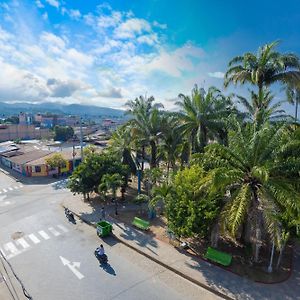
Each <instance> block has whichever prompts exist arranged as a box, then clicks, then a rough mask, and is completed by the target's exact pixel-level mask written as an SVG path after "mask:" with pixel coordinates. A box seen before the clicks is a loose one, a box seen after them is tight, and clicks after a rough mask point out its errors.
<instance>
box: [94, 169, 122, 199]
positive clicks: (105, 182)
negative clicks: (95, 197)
mask: <svg viewBox="0 0 300 300" xmlns="http://www.w3.org/2000/svg"><path fill="white" fill-rule="evenodd" d="M123 184H124V180H123V178H122V176H121V175H120V174H118V173H114V174H104V175H103V176H102V178H101V182H100V184H99V186H98V192H99V193H104V194H106V193H107V192H108V191H112V194H113V199H115V198H116V192H117V189H118V188H120V187H121V186H122V185H123Z"/></svg>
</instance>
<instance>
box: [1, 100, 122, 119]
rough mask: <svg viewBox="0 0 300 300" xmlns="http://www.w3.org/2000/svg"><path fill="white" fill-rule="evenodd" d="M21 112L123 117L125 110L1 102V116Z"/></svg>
mask: <svg viewBox="0 0 300 300" xmlns="http://www.w3.org/2000/svg"><path fill="white" fill-rule="evenodd" d="M20 112H26V113H54V114H65V115H79V116H94V117H96V116H99V117H123V116H124V111H123V110H120V109H113V108H108V107H100V106H95V105H82V104H61V103H47V102H45V103H40V104H32V103H13V104H11V103H5V102H0V116H3V115H4V116H10V115H17V114H19V113H20Z"/></svg>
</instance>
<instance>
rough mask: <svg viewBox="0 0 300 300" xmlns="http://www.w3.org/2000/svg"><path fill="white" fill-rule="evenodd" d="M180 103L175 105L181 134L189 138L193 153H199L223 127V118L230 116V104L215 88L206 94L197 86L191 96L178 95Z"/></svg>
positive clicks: (228, 99)
mask: <svg viewBox="0 0 300 300" xmlns="http://www.w3.org/2000/svg"><path fill="white" fill-rule="evenodd" d="M179 98H180V99H181V101H178V102H176V104H177V105H178V106H179V107H180V108H181V112H180V113H179V117H180V119H181V122H182V125H181V126H180V127H179V128H180V129H181V130H182V132H183V133H184V134H185V135H187V136H188V137H189V138H190V142H191V144H192V150H193V152H199V151H200V152H201V151H203V149H204V147H205V146H206V145H207V143H208V140H209V138H216V137H217V136H218V135H219V133H220V131H221V130H222V129H223V128H224V127H225V121H224V120H225V118H226V117H227V116H228V115H229V114H230V112H231V108H232V102H231V99H230V97H227V98H226V97H224V96H223V95H222V94H221V92H220V91H219V90H218V89H216V88H215V87H210V88H209V89H208V91H207V92H206V91H205V90H204V89H199V88H198V86H197V85H195V86H194V88H193V90H192V95H191V97H190V96H186V95H183V94H180V95H179Z"/></svg>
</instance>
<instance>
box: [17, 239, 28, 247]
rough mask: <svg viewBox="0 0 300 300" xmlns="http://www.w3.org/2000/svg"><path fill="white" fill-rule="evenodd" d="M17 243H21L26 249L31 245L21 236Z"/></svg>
mask: <svg viewBox="0 0 300 300" xmlns="http://www.w3.org/2000/svg"><path fill="white" fill-rule="evenodd" d="M16 243H17V244H18V245H21V246H22V247H23V248H24V249H27V248H29V247H30V245H29V244H28V243H27V242H26V241H25V240H24V239H23V238H19V239H17V240H16Z"/></svg>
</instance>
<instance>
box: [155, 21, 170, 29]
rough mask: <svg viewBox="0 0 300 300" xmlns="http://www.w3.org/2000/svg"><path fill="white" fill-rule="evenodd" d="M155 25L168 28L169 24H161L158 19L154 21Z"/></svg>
mask: <svg viewBox="0 0 300 300" xmlns="http://www.w3.org/2000/svg"><path fill="white" fill-rule="evenodd" d="M153 26H155V27H158V28H160V29H167V28H168V26H167V24H161V23H158V22H157V21H154V22H153Z"/></svg>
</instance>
